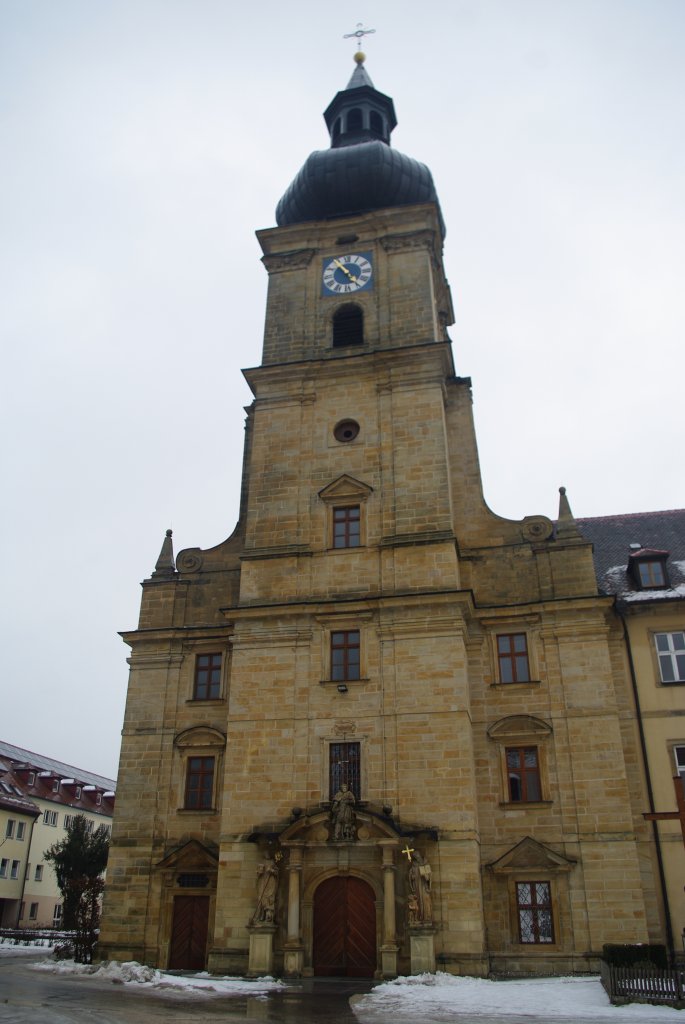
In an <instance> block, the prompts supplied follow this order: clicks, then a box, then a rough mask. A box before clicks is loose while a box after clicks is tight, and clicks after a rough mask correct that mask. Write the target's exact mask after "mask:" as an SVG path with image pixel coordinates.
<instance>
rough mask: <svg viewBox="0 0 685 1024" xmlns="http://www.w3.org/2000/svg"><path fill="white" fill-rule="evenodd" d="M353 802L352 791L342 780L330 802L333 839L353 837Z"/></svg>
mask: <svg viewBox="0 0 685 1024" xmlns="http://www.w3.org/2000/svg"><path fill="white" fill-rule="evenodd" d="M354 804H355V800H354V793H353V792H352V791H351V790H350V788H349V786H348V785H347V783H346V782H343V784H342V786H341V787H340V789H339V790H338V792H337V793H336V794H335V796H334V797H333V803H332V804H331V822H332V824H333V838H334V839H354Z"/></svg>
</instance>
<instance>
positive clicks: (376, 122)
mask: <svg viewBox="0 0 685 1024" xmlns="http://www.w3.org/2000/svg"><path fill="white" fill-rule="evenodd" d="M369 128H370V129H371V131H372V132H373V134H374V135H378V136H379V138H381V139H382V138H383V118H382V117H381V115H380V114H379V113H378V111H377V110H372V111H371V113H370V115H369Z"/></svg>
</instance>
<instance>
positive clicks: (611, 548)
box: [576, 509, 685, 603]
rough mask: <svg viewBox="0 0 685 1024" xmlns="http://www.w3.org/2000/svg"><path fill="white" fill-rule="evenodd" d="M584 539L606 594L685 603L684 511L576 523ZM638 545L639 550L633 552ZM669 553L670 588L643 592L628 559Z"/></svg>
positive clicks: (636, 513)
mask: <svg viewBox="0 0 685 1024" xmlns="http://www.w3.org/2000/svg"><path fill="white" fill-rule="evenodd" d="M576 522H577V524H578V529H579V530H580V532H581V533H582V535H583V536H584V537H585V538H586V539H587V540H589V541H591V542H592V545H593V557H594V561H595V574H596V576H597V585H598V587H599V589H600V591H601V592H602V593H604V594H615V595H616V596H617V597H619V598H620V599H622V600H625V601H630V602H631V603H632V602H633V601H656V600H660V601H663V600H678V599H680V600H685V509H670V510H668V511H665V512H633V513H630V514H626V515H616V516H597V517H595V518H592V519H578V520H576ZM631 544H633V545H639V549H643V550H639V551H638V549H636V548H632V549H631ZM649 550H651V551H655V552H662V551H668V553H669V555H668V560H667V562H666V568H667V571H668V579H669V583H670V586H669V587H668V588H665V589H663V588H660V589H658V590H657V589H655V590H641V589H640V588H639V587H638V586H636V584H635V581H634V580H633V579H632V577H631V576H630V575H629V574H628V572H627V569H628V559H629V557H630V555H631V554H635V553H636V552H637V553H639V554H642V555H645V554H647V553H648V551H649Z"/></svg>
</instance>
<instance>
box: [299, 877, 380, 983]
mask: <svg viewBox="0 0 685 1024" xmlns="http://www.w3.org/2000/svg"><path fill="white" fill-rule="evenodd" d="M313 923H314V928H313V950H312V953H313V967H314V974H315V975H319V976H324V977H329V978H330V977H341V976H342V977H347V978H372V977H373V976H374V972H375V970H376V906H375V897H374V893H373V889H372V888H371V886H370V885H368V883H367V882H364V881H362V880H361V878H354V877H352V876H345V877H335V878H327V879H326V880H325V881H324V882H322V883H321V885H320V886H319V887H318V888H317V890H316V892H315V894H314V922H313Z"/></svg>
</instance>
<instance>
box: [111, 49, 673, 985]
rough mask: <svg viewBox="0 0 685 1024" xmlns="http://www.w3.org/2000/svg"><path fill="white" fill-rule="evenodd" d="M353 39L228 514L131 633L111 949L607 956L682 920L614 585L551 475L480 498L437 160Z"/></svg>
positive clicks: (165, 572) (305, 172)
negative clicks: (656, 827) (212, 542)
mask: <svg viewBox="0 0 685 1024" xmlns="http://www.w3.org/2000/svg"><path fill="white" fill-rule="evenodd" d="M357 59H358V63H357V67H356V69H355V71H354V74H353V75H352V78H351V80H350V82H349V84H348V86H347V88H346V89H344V90H342V91H341V92H339V93H338V94H337V95H336V96H335V97H334V99H333V100H332V102H331V103H330V105H329V106H328V108H327V110H326V112H325V115H324V116H325V119H326V124H327V127H328V130H329V134H330V148H329V149H328V150H325V151H322V152H317V153H314V154H312V155H311V156H310V157H309V158H308V160H307V161H306V163H305V165H304V166H303V168H302V170H301V171H300V173H299V174H298V175H297V177H296V178H295V180H294V181H293V183H292V184H291V185H290V187H289V188H288V189H287V191H286V192H285V194H284V196H283V198H282V199H281V201H280V203H279V204H278V207H277V211H276V221H277V227H274V228H269V229H266V230H263V231H259V232H258V236H257V237H258V239H259V242H260V245H261V247H262V251H263V263H264V266H265V269H266V271H267V273H268V278H269V282H268V297H267V306H266V323H265V331H264V347H263V357H262V362H261V365H260V366H258V367H254V368H251V369H248V370H246V371H245V376H246V379H247V381H248V383H249V385H250V387H251V389H252V391H253V394H254V401H253V403H252V405H251V406H250V407H249V409H248V411H247V421H246V439H245V457H244V471H243V490H242V500H241V508H240V518H239V522H238V524H237V526H236V527H235V529H234V530H233V532H232V533H231V535H230V536H229V537H228V539H227V540H226V541H224V542H223V543H221V544H219V545H218V546H217V547H214V548H211V549H209V550H202V549H200V548H190V549H186V550H184V551H181V552H180V554H179V555H178V557H177V558H174V554H173V550H172V538H171V532H170V531H168V534H167V537H166V539H165V540H164V543H163V546H162V551H161V553H160V557H159V559H158V561H157V564H156V567H155V570H154V572H153V573H152V574H151V576H150V578H149V579H147V580H145V582H144V583H143V595H142V604H141V612H140V619H139V623H138V627H137V628H136V629H133V630H131V631H129V632H127V633H125V634H124V639H125V642H126V643H127V644H128V645H129V647H130V649H131V656H130V665H131V672H130V681H129V690H128V700H127V707H126V715H125V722H124V730H123V740H122V751H121V762H120V771H119V793H118V804H117V815H116V819H115V822H114V830H113V837H112V849H111V854H110V863H109V867H108V881H107V891H106V895H105V907H104V918H103V928H102V936H101V954H102V956H104V957H108V958H113V959H120V960H129V959H136V960H139V961H142V962H145V963H149V964H154V965H157V966H160V967H177V968H204V967H206V966H207V967H209V969H210V970H216V971H221V972H231V973H235V972H238V973H244V974H256V973H262V972H266V971H277V972H279V973H281V972H282V973H284V974H286V975H289V976H299V975H328V976H331V975H351V976H377V977H392V976H393V975H395V974H398V973H410V972H417V971H424V970H429V971H430V970H435V969H436V968H440V969H442V970H446V971H450V972H453V973H456V974H473V975H486V974H488V973H490V972H497V973H504V972H506V973H520V974H542V973H567V972H569V971H574V970H579V971H582V970H591V969H596V967H597V959H598V956H599V955H600V954H601V950H602V944H603V943H604V942H623V941H629V942H633V941H640V942H643V941H644V942H646V941H648V940H654V939H659V938H660V937H661V936H662V934H663V930H662V925H661V920H660V916H659V895H658V893H657V891H656V883H655V879H654V872H653V862H652V845H651V843H652V840H651V826H650V825H649V824H648V823H647V822H646V821H645V820H644V818H643V812H644V810H645V809H647V795H646V784H645V779H644V774H643V770H642V766H641V747H640V735H639V730H638V728H637V725H636V715H635V703H634V692H633V689H632V686H631V681H630V675H629V673H628V672H627V671H626V660H625V653H624V647H623V646H622V644H623V641H622V637H621V634H620V630H618V629H617V627H616V618H615V611H614V598H613V596H611V595H610V594H607V593H601V592H600V591H599V589H598V586H597V581H596V577H595V566H594V563H593V551H592V543H591V538H589V537H588V536H586V535H584V534H583V532H581V530H580V529H579V527H578V524H577V523H576V521H575V520H574V517H573V514H572V512H571V508H570V505H569V502H568V499H567V497H566V494H565V493H564V491H563V489H562V491H561V495H560V505H559V517H558V521H557V522H555V523H553V522H552V521H550V520H549V519H547V518H546V517H545V516H542V515H530V516H528V517H526V518H525V519H523V520H521V521H512V520H507V519H504V518H501V517H500V516H497V515H496V514H495V513H493V512H492V511H491V510H490V509H489V508H488V507H487V505H486V504H485V501H484V499H483V492H482V485H481V477H480V469H479V464H478V453H477V446H476V438H475V431H474V423H473V415H472V386H471V380H470V379H469V378H468V377H466V376H462V375H461V368H459V369H457V368H455V366H454V362H453V353H452V348H451V343H450V339H449V336H448V333H447V328H448V326H449V325H450V324H451V323H452V320H453V316H452V305H451V298H450V289H449V285H448V281H447V277H446V273H445V268H444V264H443V241H444V237H445V225H444V223H443V220H442V216H441V212H440V207H439V204H438V199H437V194H436V191H435V187H434V184H433V180H432V177H431V174H430V172H429V170H428V168H426V167H425V166H424V165H423V164H420V163H418V162H417V161H415V160H413V159H410V158H409V157H407V156H404V155H403V154H401V153H399V152H397V150H394V149H393V148H392V147H391V145H390V136H391V133H392V130H393V128H394V127H395V124H396V117H395V110H394V105H393V102H392V100H391V99H390V98H389V97H388V96H386V95H384V94H383V93H381V92H379V91H378V90H377V89H376V88H375V87H374V85H373V83H372V81H371V79H370V77H369V75H368V73H367V71H366V68H365V66H364V63H363V55H361V54H359V55H358V57H357ZM208 443H211V442H210V441H208ZM637 539H641V538H637ZM645 542H646V541H645ZM678 628H680V629H682V621H681V623H680V626H679V627H678V625H677V622H676V620H674V623H673V624H672V626H670V627H668V628H666V626H663V629H662V627H661V626H660V627H659V629H660V631H662V632H665V633H673V632H677V631H678ZM681 635H682V634H681Z"/></svg>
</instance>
